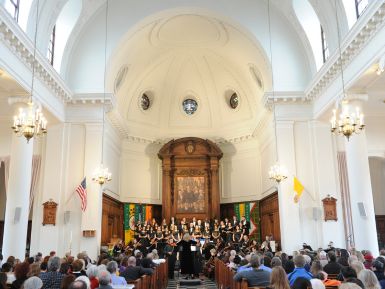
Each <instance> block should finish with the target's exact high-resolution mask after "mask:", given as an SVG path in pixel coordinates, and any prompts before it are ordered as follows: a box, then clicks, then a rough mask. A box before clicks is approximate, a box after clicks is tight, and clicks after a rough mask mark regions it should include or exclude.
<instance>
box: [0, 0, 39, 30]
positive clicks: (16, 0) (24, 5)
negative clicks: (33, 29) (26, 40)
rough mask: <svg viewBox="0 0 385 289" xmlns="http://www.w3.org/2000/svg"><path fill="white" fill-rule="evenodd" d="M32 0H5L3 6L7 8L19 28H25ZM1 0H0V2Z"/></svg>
mask: <svg viewBox="0 0 385 289" xmlns="http://www.w3.org/2000/svg"><path fill="white" fill-rule="evenodd" d="M32 1H33V0H23V1H20V0H5V1H4V8H5V10H7V11H8V12H9V13H10V14H11V16H12V17H13V18H14V19H15V21H16V22H17V23H18V24H19V26H20V27H21V29H23V30H24V31H26V30H27V22H28V16H29V11H30V9H31V4H32ZM1 2H2V1H0V3H1Z"/></svg>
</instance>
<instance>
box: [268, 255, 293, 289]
mask: <svg viewBox="0 0 385 289" xmlns="http://www.w3.org/2000/svg"><path fill="white" fill-rule="evenodd" d="M273 259H274V258H273ZM269 288H271V289H290V285H289V280H288V279H287V275H286V272H285V270H284V269H283V268H282V267H280V266H276V267H274V268H273V270H272V271H271V275H270V286H269Z"/></svg>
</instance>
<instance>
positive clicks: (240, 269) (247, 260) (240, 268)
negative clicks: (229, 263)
mask: <svg viewBox="0 0 385 289" xmlns="http://www.w3.org/2000/svg"><path fill="white" fill-rule="evenodd" d="M251 255H254V254H251ZM251 255H250V254H249V255H246V256H245V258H244V259H243V260H245V261H246V262H247V263H246V264H245V265H243V266H240V267H238V269H237V272H242V271H245V270H246V271H247V270H252V268H251V267H250V258H251Z"/></svg>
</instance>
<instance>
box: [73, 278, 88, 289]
mask: <svg viewBox="0 0 385 289" xmlns="http://www.w3.org/2000/svg"><path fill="white" fill-rule="evenodd" d="M75 281H83V282H84V283H86V285H87V289H91V282H90V279H88V277H87V276H79V277H77V278H76V279H75Z"/></svg>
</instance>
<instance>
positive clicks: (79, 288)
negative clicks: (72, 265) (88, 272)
mask: <svg viewBox="0 0 385 289" xmlns="http://www.w3.org/2000/svg"><path fill="white" fill-rule="evenodd" d="M72 276H73V275H72ZM68 289H87V284H86V283H84V282H83V281H80V280H78V281H74V282H72V283H71V284H70V286H69V288H68Z"/></svg>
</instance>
